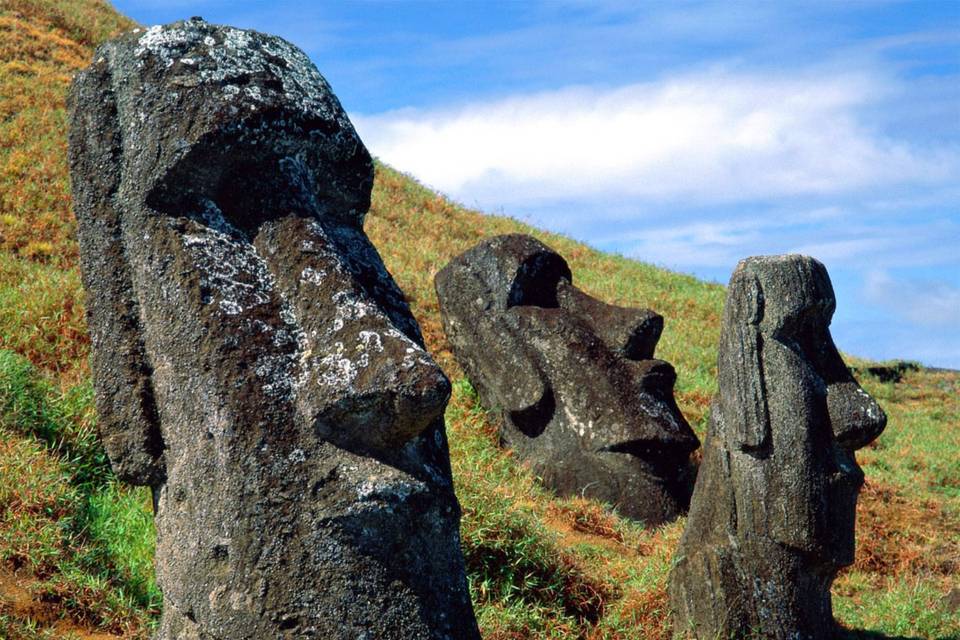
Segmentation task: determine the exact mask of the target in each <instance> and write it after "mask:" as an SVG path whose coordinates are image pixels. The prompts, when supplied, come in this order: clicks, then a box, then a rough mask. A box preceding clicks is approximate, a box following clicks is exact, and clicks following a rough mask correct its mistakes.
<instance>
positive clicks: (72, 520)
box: [0, 0, 960, 640]
mask: <svg viewBox="0 0 960 640" xmlns="http://www.w3.org/2000/svg"><path fill="white" fill-rule="evenodd" d="M130 24H131V23H130V22H129V21H128V20H126V19H125V18H122V17H121V16H118V15H117V14H116V13H115V12H114V11H113V10H112V9H111V8H110V7H109V6H108V5H106V4H104V3H103V2H100V1H98V0H0V638H4V639H9V640H16V639H21V638H23V639H31V638H69V637H74V638H83V639H89V638H118V637H126V638H146V637H147V635H148V633H149V629H150V625H151V624H152V622H153V621H154V620H155V619H156V616H157V614H158V607H159V594H158V592H157V590H156V586H155V585H154V584H153V576H152V564H151V563H152V553H153V530H152V520H151V514H150V510H149V506H148V501H147V496H146V495H145V493H144V492H143V491H142V490H132V489H129V488H126V487H123V486H121V485H118V484H117V483H116V482H115V481H114V479H113V478H112V475H111V473H110V471H109V467H108V465H107V464H106V461H105V460H104V457H103V453H102V451H101V449H100V447H99V444H98V442H97V438H96V430H95V416H94V415H93V411H92V403H91V400H92V391H91V385H90V381H89V369H88V367H87V355H88V352H89V342H88V339H87V336H86V332H85V328H84V323H83V294H82V291H81V289H80V285H79V277H78V273H77V267H76V264H77V247H76V243H75V239H74V224H73V218H72V214H71V211H70V200H69V185H68V176H67V169H66V161H65V151H66V132H65V113H64V106H63V101H64V95H65V91H66V87H67V84H68V81H69V77H70V74H71V73H73V72H74V71H76V70H77V69H78V68H80V67H82V66H84V65H85V64H86V63H87V61H88V60H89V59H90V56H91V54H92V47H93V46H94V45H95V44H96V43H97V42H99V41H101V40H102V39H104V38H105V37H108V36H109V35H110V34H111V33H114V32H116V31H117V30H119V29H122V28H125V27H127V26H129V25H130ZM366 229H367V232H368V234H369V235H370V237H371V238H372V240H373V241H374V243H375V244H376V246H377V247H378V248H379V249H380V252H381V254H382V255H383V258H384V261H385V262H386V264H387V266H388V268H389V269H390V271H391V272H392V273H393V274H394V276H395V277H396V279H397V281H398V282H399V284H400V286H401V287H402V288H403V290H404V291H405V292H406V294H407V296H408V298H409V299H410V302H411V306H412V308H413V310H414V313H415V314H416V316H417V318H418V320H419V321H420V323H421V326H422V327H423V329H424V333H425V335H426V338H427V342H428V346H429V348H430V350H431V351H432V352H433V353H434V354H435V355H436V357H437V359H438V361H439V362H440V363H441V365H442V366H443V367H444V369H445V370H446V371H447V372H448V374H449V375H450V377H451V379H453V380H454V381H455V383H454V395H453V399H452V401H451V403H450V408H449V410H448V414H447V419H448V428H449V431H450V440H451V447H452V452H451V455H452V458H453V465H454V472H455V474H456V482H457V491H458V495H459V497H460V501H461V504H462V505H463V509H464V517H463V540H464V551H465V554H466V559H467V564H468V568H469V573H470V582H471V589H472V593H473V597H474V601H475V603H476V607H477V613H478V615H479V617H480V621H481V626H482V628H483V631H484V635H485V637H486V638H490V639H497V640H506V639H522V638H590V639H601V638H603V639H611V640H612V639H618V638H639V637H642V638H649V639H653V640H655V639H657V638H669V637H670V636H671V633H672V632H671V629H670V627H669V624H668V622H667V619H666V608H665V605H666V600H665V591H664V587H665V579H666V575H667V571H668V569H669V563H670V557H671V554H672V552H673V550H674V548H675V545H676V543H677V541H678V539H679V536H680V533H681V531H682V528H683V522H682V521H680V522H677V523H674V524H672V525H669V526H666V527H662V528H659V529H656V530H644V529H643V528H641V527H638V526H636V525H635V524H632V523H630V522H628V521H625V520H622V519H620V518H618V517H617V516H616V515H615V514H613V513H611V512H609V511H608V510H606V509H604V507H603V506H602V505H599V504H596V503H593V502H589V501H584V500H558V499H555V498H553V497H551V495H550V494H549V493H548V492H545V491H543V490H542V489H540V488H539V487H538V485H537V483H536V481H535V479H534V478H532V477H531V475H530V474H529V473H528V472H526V471H525V470H524V469H523V468H522V467H520V466H519V465H517V464H516V463H515V462H514V461H513V460H512V459H511V457H510V456H509V455H508V454H506V453H504V452H502V451H501V450H499V449H498V448H497V446H496V427H495V425H494V424H493V423H492V422H491V420H490V419H489V418H488V416H486V415H485V414H484V412H483V411H482V410H481V409H480V408H479V406H478V404H477V399H476V396H475V395H474V393H473V391H472V389H471V388H470V385H469V383H467V382H466V381H465V380H464V379H463V377H462V372H461V371H460V370H459V368H458V367H457V365H456V363H455V362H454V361H453V359H452V356H451V354H450V352H449V350H448V347H447V344H446V342H445V339H444V336H443V333H442V330H441V327H440V322H439V317H438V309H437V301H436V298H435V295H434V293H433V287H432V276H433V274H434V273H435V272H436V271H437V270H438V269H439V268H440V267H441V266H443V265H444V264H445V263H446V261H447V260H449V259H450V258H451V257H452V256H453V255H455V254H456V253H458V252H460V251H463V250H464V249H466V248H468V247H469V246H471V245H472V244H474V243H475V242H477V241H478V240H480V239H481V238H484V237H487V236H489V235H493V234H497V233H505V232H513V231H525V232H530V233H533V234H534V235H536V236H538V237H539V238H541V239H542V240H544V241H545V242H547V243H548V244H550V245H551V246H553V247H554V248H555V249H557V250H558V251H559V252H560V253H561V254H563V255H564V256H565V257H566V258H567V259H568V261H569V262H570V265H571V268H572V270H573V273H574V278H575V280H576V282H577V284H578V285H580V286H581V287H583V288H584V289H586V290H588V291H590V292H591V293H593V294H594V295H596V296H597V297H599V298H601V299H603V300H606V301H610V302H616V303H620V304H627V305H636V306H648V307H652V308H654V309H656V310H657V311H659V312H660V313H662V314H663V315H664V316H665V317H666V320H667V322H666V328H665V330H664V336H663V339H662V341H661V345H660V348H659V351H658V355H659V356H660V357H662V358H664V359H667V360H669V361H671V362H673V363H674V365H675V366H676V368H677V371H678V376H679V380H678V394H677V395H678V401H679V404H680V406H681V408H682V409H683V411H684V413H685V414H686V416H687V417H688V419H689V420H690V422H691V424H693V425H694V426H695V428H696V429H697V431H698V433H699V434H700V435H701V436H702V435H703V430H704V426H705V420H706V415H707V411H708V404H709V398H710V396H711V395H712V394H713V392H714V391H715V367H714V362H715V358H716V352H715V348H716V347H715V345H716V343H717V340H718V333H719V326H718V322H719V316H720V311H721V307H722V303H723V296H724V291H723V288H722V287H719V286H716V285H710V284H705V283H702V282H699V281H697V280H695V279H693V278H690V277H688V276H683V275H678V274H674V273H670V272H667V271H664V270H661V269H657V268H655V267H653V266H650V265H645V264H641V263H638V262H634V261H630V260H626V259H623V258H620V257H617V256H611V255H607V254H602V253H599V252H596V251H594V250H592V249H590V248H588V247H585V246H584V245H582V244H579V243H576V242H573V241H571V240H569V239H565V238H561V237H558V236H554V235H551V234H546V233H542V232H539V231H536V230H533V229H530V228H528V227H526V226H524V225H522V224H520V223H518V222H516V221H514V220H510V219H507V218H501V217H493V216H485V215H481V214H479V213H477V212H473V211H469V210H466V209H464V208H462V207H459V206H457V205H456V204H455V203H452V202H450V201H449V200H446V199H444V198H442V197H440V196H438V195H437V194H435V193H433V192H431V191H429V190H427V189H425V188H423V187H422V186H420V185H418V184H417V183H416V182H414V181H413V180H411V179H409V178H407V177H405V176H403V175H401V174H399V173H397V172H396V171H393V170H392V169H389V168H387V167H383V166H378V168H377V181H376V186H375V190H374V198H373V207H372V209H371V212H370V215H369V217H368V219H367V223H366ZM863 383H864V386H865V387H866V388H867V390H868V391H870V393H872V394H874V395H875V396H876V397H877V398H878V399H879V400H880V401H881V403H882V404H883V406H884V408H885V409H886V411H887V413H888V414H889V416H890V422H889V426H888V428H887V431H886V433H884V435H883V436H882V437H881V438H880V439H879V440H878V441H877V442H876V443H874V444H873V445H871V446H870V447H869V448H867V449H865V450H863V451H862V452H860V456H859V458H860V462H861V464H862V465H863V467H864V470H865V472H866V474H867V478H868V480H867V486H866V487H865V489H864V492H863V495H862V497H861V500H860V507H859V518H858V523H857V526H858V549H857V560H856V564H855V565H854V566H853V567H852V568H851V569H850V570H849V571H847V572H846V573H845V574H844V575H843V576H842V577H841V578H840V579H839V580H838V581H837V583H836V586H835V589H834V592H835V598H834V602H835V607H836V611H837V615H838V618H839V619H840V620H841V621H842V622H843V623H844V625H845V626H847V627H848V628H850V629H851V631H850V634H849V636H850V637H852V638H885V637H891V638H894V637H895V638H941V639H946V638H960V612H958V605H960V584H958V581H957V577H956V576H957V574H958V573H960V464H958V462H957V461H958V460H960V376H958V375H957V374H953V373H945V372H933V371H926V370H919V371H909V372H907V373H906V375H905V377H904V379H903V380H902V381H901V382H899V383H891V382H888V383H882V382H880V381H879V380H878V379H876V378H873V377H871V376H869V375H868V376H866V377H865V378H864V379H863Z"/></svg>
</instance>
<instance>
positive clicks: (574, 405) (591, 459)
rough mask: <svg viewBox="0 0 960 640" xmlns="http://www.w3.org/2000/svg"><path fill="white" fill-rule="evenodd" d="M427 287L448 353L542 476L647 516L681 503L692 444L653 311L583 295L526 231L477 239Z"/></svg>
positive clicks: (666, 513)
mask: <svg viewBox="0 0 960 640" xmlns="http://www.w3.org/2000/svg"><path fill="white" fill-rule="evenodd" d="M436 287H437V293H438V296H439V299H440V305H441V312H442V315H443V320H444V327H445V329H446V332H447V336H448V338H449V339H450V342H451V344H452V346H453V349H454V353H455V355H456V356H457V358H458V360H459V362H460V363H461V364H462V365H463V367H464V369H465V370H466V372H467V375H468V376H469V378H470V380H471V381H472V382H473V384H474V385H475V386H476V388H477V389H478V391H479V392H480V395H481V398H482V399H483V401H484V404H485V405H486V406H488V407H491V408H498V409H500V410H501V411H502V413H503V427H502V431H501V436H502V440H503V442H504V443H505V444H506V445H508V446H510V447H511V448H513V449H514V450H515V451H516V452H517V454H518V455H519V456H520V458H521V459H523V460H525V461H526V462H528V463H529V464H530V465H531V466H532V468H533V470H534V471H535V473H536V474H537V475H538V476H539V477H540V478H541V479H542V480H543V482H544V484H546V485H547V486H548V487H551V488H553V489H554V490H556V491H557V492H558V493H560V494H562V495H585V496H590V497H595V498H598V499H600V500H604V501H607V502H610V503H612V504H613V505H614V506H616V507H617V508H618V509H619V510H620V511H621V512H622V513H624V514H625V515H628V516H631V517H635V518H638V519H642V520H645V521H648V522H651V523H658V522H663V521H665V520H668V519H670V518H672V517H674V516H676V515H678V514H679V513H681V512H682V511H684V510H685V508H686V505H687V502H688V500H689V491H690V487H689V480H690V479H689V477H688V475H687V474H688V468H687V464H688V457H689V454H690V452H691V451H692V450H693V449H695V448H696V447H697V446H698V444H699V443H698V441H697V438H696V436H695V435H694V434H693V432H692V431H691V430H690V427H689V426H688V425H687V423H686V421H685V420H684V418H683V416H682V414H681V413H680V411H679V409H678V408H677V405H676V403H675V401H674V399H673V384H674V381H675V379H676V375H675V373H674V371H673V367H671V366H670V365H669V364H667V363H666V362H663V361H660V360H654V359H653V351H654V347H655V346H656V343H657V340H658V339H659V336H660V331H661V328H662V326H663V319H662V318H661V317H660V316H658V315H657V314H655V313H653V312H651V311H648V310H643V309H628V308H623V307H615V306H612V305H607V304H605V303H603V302H600V301H599V300H597V299H595V298H592V297H590V296H588V295H587V294H585V293H583V292H582V291H580V290H579V289H577V288H576V287H574V286H573V284H572V283H571V275H570V270H569V268H568V267H567V265H566V263H565V262H564V261H563V259H562V258H561V257H560V256H559V255H558V254H556V253H555V252H553V251H551V250H550V249H549V248H547V247H546V246H544V245H543V244H541V243H540V242H538V241H537V240H535V239H533V238H531V237H529V236H520V235H514V236H499V237H496V238H492V239H490V240H488V241H485V242H483V243H481V244H480V245H478V246H477V247H474V248H473V249H471V250H470V251H468V252H466V253H465V254H463V255H461V256H459V257H457V258H455V259H454V260H453V261H452V262H451V263H450V264H449V265H448V266H447V267H445V268H444V269H443V270H442V271H441V272H440V273H439V274H438V275H437V278H436Z"/></svg>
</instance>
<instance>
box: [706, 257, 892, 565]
mask: <svg viewBox="0 0 960 640" xmlns="http://www.w3.org/2000/svg"><path fill="white" fill-rule="evenodd" d="M727 300H728V302H727V306H726V309H725V312H724V321H723V333H722V335H721V341H720V353H719V371H720V380H719V384H720V393H719V396H718V404H717V405H716V410H717V411H718V413H719V416H718V417H719V419H720V421H721V423H722V430H721V433H722V437H723V438H724V440H725V446H726V447H727V448H728V450H730V451H738V452H744V453H746V454H749V455H750V456H752V457H753V458H755V459H756V460H759V461H761V463H762V464H765V466H766V468H765V469H764V473H765V475H766V476H767V478H768V480H769V482H770V483H771V484H772V485H773V487H771V488H770V489H769V490H768V494H769V495H770V496H771V498H772V500H773V501H774V502H779V503H780V504H771V505H768V506H767V510H769V511H772V512H773V513H777V514H783V517H782V518H781V517H778V518H770V519H769V523H770V524H769V527H770V530H769V534H770V536H771V537H772V538H774V539H776V540H778V541H779V542H781V543H782V544H785V545H787V546H791V547H795V548H797V549H800V550H803V551H806V552H809V553H812V554H814V556H815V557H818V558H820V559H821V561H824V562H827V563H829V564H831V565H833V566H836V567H840V566H845V565H847V564H850V563H851V562H852V561H853V550H854V520H853V519H854V513H855V507H856V498H857V493H858V491H859V489H860V486H861V484H862V482H863V474H862V472H861V471H860V469H859V467H858V466H857V464H856V460H855V458H854V455H853V452H854V451H855V450H856V449H859V448H861V447H863V446H865V445H866V444H867V443H869V442H871V441H872V440H873V439H874V438H876V437H877V436H878V435H879V434H880V432H881V431H882V430H883V428H884V426H885V425H886V416H885V414H884V412H883V410H882V409H881V408H880V407H879V405H878V404H877V403H876V401H875V400H874V399H873V398H871V397H870V396H869V395H868V394H867V393H866V392H865V391H864V390H863V389H862V388H861V387H860V386H859V385H858V384H857V383H856V381H855V380H854V379H853V376H852V375H851V374H850V372H849V370H848V369H847V367H846V365H845V364H844V362H843V359H842V358H841V357H840V354H839V353H838V351H837V349H836V347H835V346H834V343H833V340H832V338H831V336H830V331H829V326H830V321H831V318H832V316H833V313H834V310H835V308H836V299H835V297H834V293H833V287H832V286H831V283H830V278H829V276H828V275H827V271H826V269H825V268H824V266H823V264H821V263H820V262H818V261H817V260H815V259H813V258H809V257H805V256H799V255H787V256H770V257H754V258H748V259H746V260H743V261H741V262H740V264H739V265H738V267H737V269H736V271H735V272H734V274H733V277H732V278H731V281H730V287H729V291H728V297H727ZM747 513H752V512H751V511H750V510H747ZM756 524H757V526H758V527H760V528H761V530H762V529H766V527H767V525H766V524H761V523H759V522H758V523H756Z"/></svg>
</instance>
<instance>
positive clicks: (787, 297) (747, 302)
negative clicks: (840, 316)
mask: <svg viewBox="0 0 960 640" xmlns="http://www.w3.org/2000/svg"><path fill="white" fill-rule="evenodd" d="M836 306H837V302H836V297H835V296H834V293H833V286H832V285H831V283H830V277H829V276H828V275H827V269H826V267H824V266H823V264H822V263H821V262H820V261H818V260H816V259H815V258H810V257H808V256H800V255H781V256H756V257H752V258H747V259H745V260H743V261H741V262H740V264H739V265H737V269H736V271H734V273H733V276H732V278H731V279H730V311H731V313H732V318H731V319H732V320H734V321H740V322H746V323H748V324H753V325H757V326H759V327H760V328H761V330H763V331H765V332H777V331H781V330H782V331H786V332H788V333H796V332H799V331H803V330H806V329H814V328H817V327H819V328H822V329H825V328H826V327H827V326H829V324H830V319H831V318H832V317H833V312H834V311H835V310H836Z"/></svg>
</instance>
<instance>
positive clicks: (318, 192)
mask: <svg viewBox="0 0 960 640" xmlns="http://www.w3.org/2000/svg"><path fill="white" fill-rule="evenodd" d="M69 109H70V118H71V129H70V167H71V175H72V179H73V193H74V205H75V210H76V215H77V219H78V222H79V237H80V250H81V266H82V271H83V282H84V286H85V288H86V290H87V300H88V320H89V326H90V332H91V336H92V340H93V353H92V369H93V375H94V384H95V387H96V396H97V410H98V414H99V425H100V431H101V435H102V438H103V442H104V445H105V447H106V449H107V453H108V454H109V457H110V460H111V463H112V465H113V468H114V469H115V471H116V473H117V475H118V476H119V477H120V478H122V479H123V480H125V481H127V482H131V483H134V484H143V485H149V486H150V487H152V488H153V492H154V502H155V507H156V525H157V561H156V568H157V580H158V583H159V585H160V587H161V589H162V590H163V616H162V618H161V621H160V626H159V630H158V632H157V636H156V637H157V638H158V639H159V640H174V639H176V640H263V639H265V638H271V639H272V638H316V639H323V640H333V639H344V640H346V639H350V640H356V639H358V638H367V639H369V640H412V639H417V640H428V639H429V640H439V639H449V640H456V639H470V640H473V639H477V638H479V632H478V630H477V625H476V622H475V620H474V616H473V612H472V608H471V604H470V598H469V594H468V592H467V583H466V578H465V573H464V563H463V557H462V554H461V550H460V539H459V531H458V525H459V519H460V510H459V506H458V504H457V501H456V497H455V496H454V492H453V486H452V483H451V472H450V463H449V456H448V451H447V441H446V435H445V430H444V422H443V411H444V407H445V406H446V403H447V400H448V397H449V392H450V385H449V382H448V381H447V379H446V378H445V377H444V375H443V373H442V372H441V371H440V369H439V368H438V367H437V366H436V364H434V362H433V360H432V359H431V358H430V356H429V355H428V354H427V353H426V352H425V351H424V347H423V339H422V337H421V335H420V331H419V328H418V327H417V324H416V322H415V321H414V319H413V317H412V315H411V314H410V311H409V308H408V306H407V304H406V302H405V301H404V297H403V295H402V293H401V292H400V290H399V288H398V287H397V285H396V284H395V283H394V281H393V280H392V279H391V277H390V275H389V274H388V273H387V271H386V269H385V268H384V265H383V263H382V261H381V260H380V256H379V255H378V254H377V252H376V250H375V249H374V247H373V246H372V245H371V244H370V242H369V240H368V239H367V237H366V236H365V235H364V233H363V229H362V221H363V217H364V215H365V213H366V211H367V209H368V207H369V204H370V189H371V186H372V183H373V166H372V162H371V159H370V156H369V154H368V153H367V150H366V149H365V148H364V146H363V143H362V142H361V141H360V139H359V137H358V136H357V134H356V132H355V131H354V128H353V126H352V125H351V123H350V121H349V120H348V119H347V116H346V114H345V113H344V111H343V109H342V108H341V106H340V104H339V102H338V101H337V99H336V97H335V96H334V95H333V93H332V92H331V90H330V87H329V86H328V85H327V83H326V81H325V80H324V79H323V77H322V76H321V75H320V74H319V73H318V72H317V70H316V68H315V67H314V66H313V64H312V63H311V62H310V61H309V59H308V58H307V57H306V55H304V54H303V52H301V51H300V50H298V49H296V48H295V47H293V46H292V45H290V44H289V43H287V42H285V41H283V40H281V39H279V38H276V37H273V36H268V35H264V34H260V33H257V32H254V31H244V30H240V29H234V28H230V27H223V26H216V25H211V24H208V23H206V22H204V21H203V20H201V19H199V18H197V19H192V20H189V21H185V22H178V23H174V24H171V25H167V26H162V27H153V28H150V29H147V30H142V29H135V30H134V31H132V32H130V33H127V34H126V35H124V36H121V37H120V38H118V39H116V40H114V41H111V42H109V43H107V44H105V45H104V46H102V47H100V48H99V49H98V50H97V53H96V56H95V59H94V62H93V64H92V66H90V67H89V68H88V69H86V70H85V71H83V72H81V73H80V74H79V75H78V76H77V78H76V80H75V81H74V84H73V88H72V92H71V95H70V101H69Z"/></svg>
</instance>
